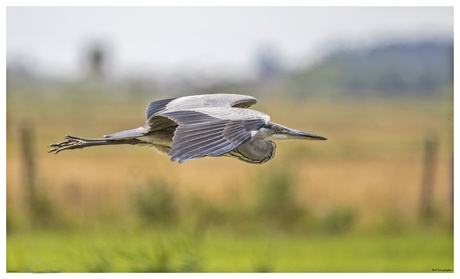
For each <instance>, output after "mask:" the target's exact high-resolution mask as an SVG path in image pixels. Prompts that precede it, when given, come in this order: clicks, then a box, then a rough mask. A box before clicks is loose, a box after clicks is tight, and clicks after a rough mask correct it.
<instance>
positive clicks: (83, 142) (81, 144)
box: [48, 136, 141, 154]
mask: <svg viewBox="0 0 460 279" xmlns="http://www.w3.org/2000/svg"><path fill="white" fill-rule="evenodd" d="M65 139H66V140H65V141H62V142H59V143H52V144H50V146H49V148H50V150H49V151H48V152H50V153H51V152H54V153H55V154H58V153H59V152H61V151H63V150H70V149H77V148H85V147H90V146H98V145H114V144H139V143H141V141H140V140H138V139H135V138H118V139H116V140H115V139H105V138H104V139H87V138H80V137H74V136H66V137H65Z"/></svg>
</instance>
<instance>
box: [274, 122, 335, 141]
mask: <svg viewBox="0 0 460 279" xmlns="http://www.w3.org/2000/svg"><path fill="white" fill-rule="evenodd" d="M266 129H267V139H272V140H326V138H325V137H322V136H318V135H314V134H310V133H306V132H302V131H299V130H295V129H291V128H288V127H285V126H282V125H279V124H276V123H269V124H268V125H267V127H266Z"/></svg>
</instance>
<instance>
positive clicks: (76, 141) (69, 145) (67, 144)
mask: <svg viewBox="0 0 460 279" xmlns="http://www.w3.org/2000/svg"><path fill="white" fill-rule="evenodd" d="M65 139H66V140H65V141H62V142H59V143H52V144H50V145H49V148H50V150H49V151H48V153H52V152H54V153H55V154H58V153H59V152H61V151H63V150H70V149H76V148H83V147H85V146H86V145H85V143H86V140H85V139H83V138H79V137H74V136H65Z"/></svg>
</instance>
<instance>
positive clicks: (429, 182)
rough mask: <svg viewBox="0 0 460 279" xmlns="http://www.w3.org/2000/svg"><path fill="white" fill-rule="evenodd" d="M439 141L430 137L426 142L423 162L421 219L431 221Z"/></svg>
mask: <svg viewBox="0 0 460 279" xmlns="http://www.w3.org/2000/svg"><path fill="white" fill-rule="evenodd" d="M437 152H438V140H437V138H431V137H428V138H427V139H426V140H425V156H424V159H423V160H424V161H423V173H422V183H421V189H420V194H421V195H420V207H419V209H420V212H419V214H420V218H421V220H422V221H429V220H430V219H431V218H432V217H433V213H434V212H433V192H434V178H435V176H436V175H435V174H436V165H437V160H436V157H437Z"/></svg>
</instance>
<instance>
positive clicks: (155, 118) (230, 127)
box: [50, 94, 325, 163]
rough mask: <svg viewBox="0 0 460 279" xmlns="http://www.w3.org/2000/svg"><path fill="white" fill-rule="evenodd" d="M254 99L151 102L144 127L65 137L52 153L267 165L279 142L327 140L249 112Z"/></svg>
mask: <svg viewBox="0 0 460 279" xmlns="http://www.w3.org/2000/svg"><path fill="white" fill-rule="evenodd" d="M255 103H256V99H255V98H253V97H251V96H245V95H237V94H212V95H195V96H187V97H182V98H176V99H166V100H160V101H156V102H152V103H151V104H150V105H149V106H148V107H147V121H146V123H145V125H144V126H142V127H139V128H136V129H131V130H126V131H121V132H118V133H114V134H111V135H107V136H104V138H100V139H86V138H80V137H73V136H66V141H64V142H61V143H57V144H51V146H50V147H51V150H50V152H55V153H59V152H60V151H63V150H67V149H75V148H84V147H89V146H96V145H115V144H133V145H150V146H153V147H154V148H156V149H157V150H158V151H159V152H160V153H165V154H168V155H170V156H171V160H172V161H175V160H178V161H179V162H180V163H182V162H185V161H188V160H192V159H198V158H201V157H205V156H213V157H216V156H230V157H234V158H238V159H240V160H242V161H245V162H249V163H264V162H266V161H268V160H270V159H271V158H273V156H274V155H275V150H276V144H275V143H274V142H273V141H272V140H274V139H289V138H298V139H310V140H325V138H323V137H320V136H316V135H313V134H308V133H304V132H300V131H297V130H293V129H290V128H287V127H284V126H281V125H278V124H275V123H272V122H270V117H269V116H268V115H267V114H265V113H263V112H259V111H256V110H252V109H248V107H250V106H251V105H253V104H255Z"/></svg>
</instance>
